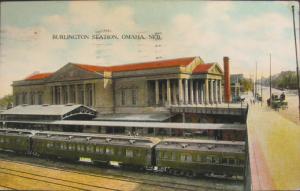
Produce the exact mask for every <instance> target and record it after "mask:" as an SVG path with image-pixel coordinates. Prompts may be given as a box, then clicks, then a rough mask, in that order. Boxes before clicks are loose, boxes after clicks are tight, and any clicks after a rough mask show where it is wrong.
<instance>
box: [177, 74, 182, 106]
mask: <svg viewBox="0 0 300 191" xmlns="http://www.w3.org/2000/svg"><path fill="white" fill-rule="evenodd" d="M178 94H179V105H182V104H183V89H182V79H181V78H179V79H178Z"/></svg>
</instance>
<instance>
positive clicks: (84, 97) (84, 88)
mask: <svg viewBox="0 0 300 191" xmlns="http://www.w3.org/2000/svg"><path fill="white" fill-rule="evenodd" d="M85 91H86V84H83V105H86V92H85Z"/></svg>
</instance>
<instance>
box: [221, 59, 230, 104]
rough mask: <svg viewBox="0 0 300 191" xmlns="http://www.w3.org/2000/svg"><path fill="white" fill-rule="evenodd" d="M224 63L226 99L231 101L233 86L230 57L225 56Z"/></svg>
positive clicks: (227, 101)
mask: <svg viewBox="0 0 300 191" xmlns="http://www.w3.org/2000/svg"><path fill="white" fill-rule="evenodd" d="M223 63H224V101H225V102H226V103H230V102H231V87H230V73H229V58H228V57H227V56H225V57H223Z"/></svg>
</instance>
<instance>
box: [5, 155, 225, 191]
mask: <svg viewBox="0 0 300 191" xmlns="http://www.w3.org/2000/svg"><path fill="white" fill-rule="evenodd" d="M1 160H2V161H6V162H12V161H11V160H6V159H0V161H1ZM13 162H14V163H16V164H23V165H28V166H34V167H40V168H46V169H51V170H56V171H60V172H68V173H73V174H78V175H86V176H92V177H99V178H105V179H110V180H118V181H123V182H130V183H138V184H142V185H149V186H155V187H159V188H160V189H164V188H165V189H172V190H187V191H194V190H202V189H204V190H207V189H213V190H226V189H224V188H217V187H214V186H203V185H193V184H185V183H178V182H176V183H174V182H168V181H162V180H149V179H146V178H137V177H133V176H124V175H113V176H115V177H112V176H109V175H99V174H95V173H87V172H79V171H74V170H68V169H61V168H57V167H49V166H45V165H39V164H32V163H30V162H20V161H15V160H14V161H13ZM2 169H5V170H8V171H12V172H15V173H24V174H27V175H31V176H39V177H41V176H40V175H37V174H33V173H29V172H25V171H21V170H13V169H9V168H2ZM0 172H1V171H0ZM151 174H153V173H151ZM43 178H49V179H51V180H56V181H65V182H68V183H71V184H77V185H78V182H74V181H70V180H64V179H58V178H53V177H49V176H43ZM79 185H81V186H91V187H93V188H99V189H100V188H101V189H108V190H118V189H111V188H106V187H99V186H95V185H91V184H86V183H80V184H79Z"/></svg>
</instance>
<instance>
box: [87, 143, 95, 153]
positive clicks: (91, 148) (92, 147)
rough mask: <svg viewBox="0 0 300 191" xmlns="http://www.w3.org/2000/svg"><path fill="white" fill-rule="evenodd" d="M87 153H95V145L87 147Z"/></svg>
mask: <svg viewBox="0 0 300 191" xmlns="http://www.w3.org/2000/svg"><path fill="white" fill-rule="evenodd" d="M86 151H87V152H89V153H93V152H94V146H93V145H88V146H87V147H86Z"/></svg>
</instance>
